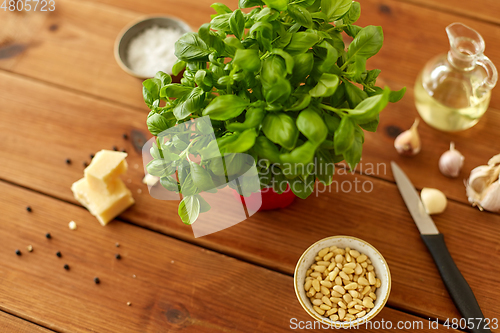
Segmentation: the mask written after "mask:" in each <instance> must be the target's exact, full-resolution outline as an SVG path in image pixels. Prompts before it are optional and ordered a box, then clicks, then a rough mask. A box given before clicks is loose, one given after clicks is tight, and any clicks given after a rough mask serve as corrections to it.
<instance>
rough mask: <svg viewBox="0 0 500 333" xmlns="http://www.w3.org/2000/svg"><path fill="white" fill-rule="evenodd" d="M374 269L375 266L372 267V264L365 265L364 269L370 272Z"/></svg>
mask: <svg viewBox="0 0 500 333" xmlns="http://www.w3.org/2000/svg"><path fill="white" fill-rule="evenodd" d="M374 269H375V268H374V267H373V265H368V266H366V270H367V271H368V272H371V271H373V270H374Z"/></svg>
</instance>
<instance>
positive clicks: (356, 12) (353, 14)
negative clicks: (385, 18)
mask: <svg viewBox="0 0 500 333" xmlns="http://www.w3.org/2000/svg"><path fill="white" fill-rule="evenodd" d="M360 15H361V5H360V4H359V2H356V1H353V2H352V5H351V8H349V10H348V11H347V13H346V14H345V15H344V16H342V21H343V23H344V24H353V23H354V22H356V21H357V20H358V19H359V16H360Z"/></svg>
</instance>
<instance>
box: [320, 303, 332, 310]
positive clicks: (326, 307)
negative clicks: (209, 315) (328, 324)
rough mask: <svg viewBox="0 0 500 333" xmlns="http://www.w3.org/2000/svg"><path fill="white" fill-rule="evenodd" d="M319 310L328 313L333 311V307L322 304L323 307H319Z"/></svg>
mask: <svg viewBox="0 0 500 333" xmlns="http://www.w3.org/2000/svg"><path fill="white" fill-rule="evenodd" d="M319 308H320V309H322V310H325V311H328V310H331V309H332V307H331V306H328V305H326V304H321V305H320V306H319Z"/></svg>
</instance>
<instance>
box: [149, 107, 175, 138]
mask: <svg viewBox="0 0 500 333" xmlns="http://www.w3.org/2000/svg"><path fill="white" fill-rule="evenodd" d="M166 115H168V116H169V118H167V117H165V116H163V115H160V114H158V113H155V114H153V115H152V116H151V117H148V119H147V121H146V123H147V126H148V130H149V132H150V133H151V134H153V135H154V136H158V135H159V134H160V133H161V132H163V131H166V130H168V129H169V128H171V127H173V126H175V123H176V120H175V117H174V116H173V114H172V113H171V112H169V113H167V114H166Z"/></svg>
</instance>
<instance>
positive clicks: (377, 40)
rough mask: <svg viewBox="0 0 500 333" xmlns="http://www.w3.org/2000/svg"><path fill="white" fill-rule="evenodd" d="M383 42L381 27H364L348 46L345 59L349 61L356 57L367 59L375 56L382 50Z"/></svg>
mask: <svg viewBox="0 0 500 333" xmlns="http://www.w3.org/2000/svg"><path fill="white" fill-rule="evenodd" d="M383 42H384V33H383V31H382V27H376V26H373V25H369V26H367V27H364V28H363V29H361V31H359V33H358V34H357V35H356V37H355V38H354V39H353V40H352V42H351V44H349V48H348V51H347V59H351V58H352V57H354V56H356V55H357V56H361V57H364V58H366V59H368V58H370V57H372V56H374V55H375V54H377V52H378V51H379V50H380V48H382V44H383Z"/></svg>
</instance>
